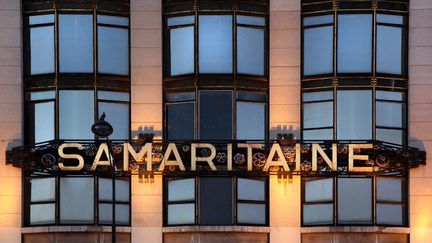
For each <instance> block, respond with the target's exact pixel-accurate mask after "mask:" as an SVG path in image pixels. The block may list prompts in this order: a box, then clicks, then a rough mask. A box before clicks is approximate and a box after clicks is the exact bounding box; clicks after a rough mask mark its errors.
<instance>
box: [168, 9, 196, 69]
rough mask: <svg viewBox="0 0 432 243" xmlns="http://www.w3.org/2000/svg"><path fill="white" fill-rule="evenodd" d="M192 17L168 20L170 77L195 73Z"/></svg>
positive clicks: (193, 20) (193, 21) (193, 22)
mask: <svg viewBox="0 0 432 243" xmlns="http://www.w3.org/2000/svg"><path fill="white" fill-rule="evenodd" d="M194 24H195V18H194V16H182V17H173V18H169V19H168V23H167V26H169V27H168V28H169V30H168V32H169V34H168V35H169V39H170V48H169V51H170V65H168V67H170V68H171V70H170V72H169V74H170V75H171V76H176V75H183V74H192V73H194V72H195V68H194V67H195V58H194V49H195V39H194V34H195V33H194Z"/></svg>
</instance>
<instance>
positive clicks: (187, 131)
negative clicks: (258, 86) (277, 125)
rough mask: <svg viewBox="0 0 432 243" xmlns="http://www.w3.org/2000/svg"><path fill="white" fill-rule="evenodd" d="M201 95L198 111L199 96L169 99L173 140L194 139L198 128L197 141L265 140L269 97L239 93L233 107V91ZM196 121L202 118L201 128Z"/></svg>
mask: <svg viewBox="0 0 432 243" xmlns="http://www.w3.org/2000/svg"><path fill="white" fill-rule="evenodd" d="M198 94H199V96H198V106H199V107H196V102H195V92H184V93H183V92H182V93H173V94H168V95H167V96H166V97H165V100H166V103H165V107H166V108H165V109H166V117H167V118H166V123H167V129H166V133H167V138H168V139H169V140H192V139H194V137H195V135H194V134H195V126H198V127H197V129H198V131H199V136H197V137H198V138H199V139H202V140H231V139H232V138H233V137H234V136H235V137H236V139H240V140H264V139H265V137H266V119H267V105H266V100H267V98H266V95H264V94H260V93H252V92H244V91H239V92H237V95H236V97H237V102H234V103H233V101H232V100H233V92H232V91H222V90H217V91H214V90H202V91H199V92H198ZM234 105H235V106H236V113H235V114H234V111H233V110H234ZM215 114H217V116H215ZM195 118H198V125H196V124H195ZM234 123H235V124H236V128H237V130H236V131H234V126H233V124H234Z"/></svg>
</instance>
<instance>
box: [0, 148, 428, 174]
mask: <svg viewBox="0 0 432 243" xmlns="http://www.w3.org/2000/svg"><path fill="white" fill-rule="evenodd" d="M6 157H7V163H9V164H13V165H14V166H16V167H20V168H23V169H26V170H30V171H32V172H35V171H39V172H43V173H50V174H61V173H63V174H65V173H68V174H108V172H109V171H110V167H111V165H112V164H114V165H115V171H116V173H117V174H119V175H130V174H141V173H156V172H159V173H163V174H171V175H186V174H215V173H222V174H224V173H234V174H236V173H239V174H267V173H272V172H276V171H285V172H287V173H292V174H301V175H318V176H326V175H334V174H353V173H354V174H355V173H377V174H380V173H392V172H400V171H401V170H406V169H409V168H412V167H417V166H418V165H419V164H425V160H426V159H425V158H426V155H425V152H423V151H419V150H418V149H417V148H410V147H401V146H397V145H393V144H386V143H383V142H380V141H370V142H368V143H343V142H340V143H337V142H334V141H323V142H322V143H307V142H303V141H295V140H289V141H284V142H280V141H263V142H262V143H258V142H255V143H245V142H243V141H230V142H212V143H208V142H192V143H189V142H183V143H180V142H177V143H173V142H169V141H163V140H160V141H152V142H148V143H146V142H144V141H140V140H132V141H129V142H121V143H117V142H113V143H110V144H107V143H103V142H102V143H97V142H96V143H95V142H87V143H86V142H80V143H67V142H63V141H59V140H54V141H50V142H48V143H41V144H37V145H32V146H22V147H17V148H14V149H12V151H8V152H7V156H6Z"/></svg>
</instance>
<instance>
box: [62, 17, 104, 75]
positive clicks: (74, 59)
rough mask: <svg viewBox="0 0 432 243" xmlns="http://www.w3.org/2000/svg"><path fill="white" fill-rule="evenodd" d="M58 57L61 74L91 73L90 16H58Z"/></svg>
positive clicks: (91, 29)
mask: <svg viewBox="0 0 432 243" xmlns="http://www.w3.org/2000/svg"><path fill="white" fill-rule="evenodd" d="M59 56H60V72H62V73H91V72H93V16H92V15H84V14H76V15H75V14H74V15H72V14H59ZM99 60H100V58H99Z"/></svg>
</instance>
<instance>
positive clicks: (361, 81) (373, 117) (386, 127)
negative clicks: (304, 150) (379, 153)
mask: <svg viewBox="0 0 432 243" xmlns="http://www.w3.org/2000/svg"><path fill="white" fill-rule="evenodd" d="M303 9H304V11H303V18H302V20H303V21H302V23H303V31H302V33H303V41H302V43H303V65H302V90H303V91H302V93H303V95H302V103H303V123H302V124H303V129H302V134H303V138H304V139H311V140H321V139H337V140H372V139H376V140H382V141H384V142H389V143H395V144H399V145H405V144H406V115H407V113H406V108H405V107H406V99H405V94H406V83H407V67H406V65H407V62H406V59H407V57H406V43H407V42H406V41H407V35H406V22H407V21H406V19H407V17H406V15H404V14H395V13H385V12H384V11H382V12H378V13H372V12H370V11H367V10H362V9H359V10H358V11H357V12H353V13H351V12H350V13H347V12H343V11H340V12H333V11H332V10H328V12H326V13H319V14H318V13H314V11H312V10H309V5H308V4H306V3H305V4H303ZM374 23H375V24H374Z"/></svg>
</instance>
